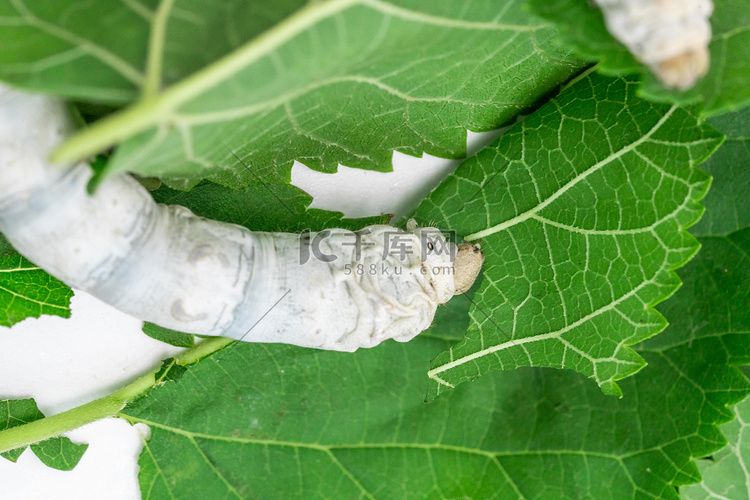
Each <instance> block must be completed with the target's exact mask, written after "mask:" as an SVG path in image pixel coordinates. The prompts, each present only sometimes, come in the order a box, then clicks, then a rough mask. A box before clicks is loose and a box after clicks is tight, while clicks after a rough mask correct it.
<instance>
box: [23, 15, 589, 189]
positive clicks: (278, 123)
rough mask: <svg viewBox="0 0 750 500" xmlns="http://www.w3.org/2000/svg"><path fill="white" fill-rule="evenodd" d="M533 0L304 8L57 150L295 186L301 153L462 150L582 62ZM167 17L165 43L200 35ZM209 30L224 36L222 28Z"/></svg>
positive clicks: (362, 158)
mask: <svg viewBox="0 0 750 500" xmlns="http://www.w3.org/2000/svg"><path fill="white" fill-rule="evenodd" d="M17 1H20V0H17ZM168 3H171V2H164V3H163V4H162V5H165V4H168ZM182 3H183V2H175V4H174V8H175V9H177V7H178V6H180V7H181V6H182ZM202 5H204V9H206V10H215V7H214V6H213V4H205V3H204V4H202ZM284 6H285V7H284V8H285V9H286V6H287V3H286V2H285V3H284ZM524 7H525V4H524V2H522V1H520V0H516V1H509V2H506V3H505V4H503V5H500V4H495V3H490V2H470V3H456V2H445V1H440V2H427V3H425V2H421V1H418V0H392V1H385V0H328V1H321V2H307V3H306V6H305V7H304V8H302V9H300V10H298V11H296V12H295V13H294V14H293V15H291V16H290V17H287V18H286V19H285V20H284V21H282V22H280V23H279V24H277V25H275V26H273V27H272V28H269V29H268V30H266V31H264V32H263V33H262V34H260V35H259V36H256V37H254V38H251V39H249V41H247V43H244V44H242V45H239V46H238V47H237V48H236V49H234V50H232V51H231V52H228V53H227V55H225V56H224V57H222V58H220V59H218V60H217V61H216V62H215V63H213V64H211V65H208V66H206V67H204V68H202V69H201V70H200V71H198V72H196V73H194V74H192V75H191V76H189V77H187V78H185V79H182V80H180V81H179V82H176V83H174V84H173V85H171V86H168V87H167V88H165V89H164V90H163V91H160V92H154V93H151V94H147V95H146V97H144V99H142V100H141V101H140V102H138V103H137V104H135V105H133V106H131V107H130V108H128V109H126V110H124V111H122V112H121V113H120V114H117V115H113V116H112V117H110V118H106V119H104V120H103V121H101V122H100V123H96V124H94V125H93V126H91V127H90V128H89V129H87V130H84V131H81V132H80V133H79V134H78V135H77V136H75V137H73V138H72V139H70V140H69V141H68V142H67V143H66V145H63V146H62V149H60V150H59V151H58V153H57V156H56V157H57V159H63V158H66V159H71V158H73V157H77V158H81V157H86V156H88V155H90V154H92V153H95V152H97V151H99V150H102V149H104V148H106V147H109V146H112V145H115V144H116V143H119V142H120V141H122V140H124V139H128V138H130V139H129V140H127V141H125V142H124V143H122V144H120V147H119V148H118V150H117V151H116V152H115V154H114V155H113V157H112V160H111V161H110V163H109V164H108V166H107V169H106V171H105V173H104V174H103V175H105V176H106V175H109V174H113V173H115V172H122V171H131V172H135V173H138V174H141V175H144V176H156V177H162V178H165V177H166V178H169V179H170V180H171V183H172V185H180V186H181V187H190V186H193V185H195V184H196V183H197V182H198V181H199V180H201V179H206V178H207V179H210V180H213V181H216V182H219V183H221V184H225V185H229V186H237V185H240V186H242V185H246V184H247V183H249V182H252V181H253V180H254V179H255V177H254V175H257V176H258V177H260V178H261V179H263V180H264V181H266V182H270V181H276V182H288V181H289V179H288V177H289V169H290V168H291V165H292V162H293V161H294V160H299V161H302V162H303V163H305V165H307V166H308V167H310V168H313V169H317V170H320V171H327V172H332V171H335V169H336V168H337V165H338V164H339V163H341V164H345V165H347V166H349V167H353V168H367V169H373V170H380V171H389V170H390V168H391V157H392V154H393V151H394V150H398V151H400V152H403V153H407V154H411V155H416V156H419V155H421V154H422V153H423V152H427V153H430V154H433V155H436V156H442V157H451V158H460V157H463V156H465V154H466V129H467V128H468V129H471V130H473V131H486V130H492V129H496V128H498V127H499V126H501V125H503V124H506V123H508V122H511V121H512V120H513V119H514V118H515V117H516V116H517V115H518V114H519V113H520V112H522V111H524V110H527V109H529V108H530V107H532V106H534V105H535V104H536V103H537V101H538V100H540V99H542V98H544V97H546V95H547V94H549V93H550V92H552V91H554V90H555V89H556V88H557V87H558V86H559V85H560V84H561V83H563V82H565V81H566V80H567V79H568V78H570V77H571V76H572V75H573V74H574V73H575V72H577V71H578V70H579V68H580V67H581V64H580V62H579V61H578V60H577V59H574V58H572V57H571V56H570V55H569V53H568V52H567V51H566V50H560V49H559V48H557V47H555V46H554V45H552V44H550V43H549V40H550V39H551V38H552V37H553V36H554V31H553V30H552V29H550V28H549V27H548V26H547V25H546V24H545V23H544V22H542V21H541V20H540V19H538V18H536V17H534V16H532V15H531V14H529V13H528V12H527V11H526V9H525V8H524ZM275 8H276V7H273V6H268V7H267V9H275ZM193 14H195V15H196V16H197V17H200V12H199V11H197V10H194V11H193ZM164 16H165V20H166V21H165V22H166V24H165V26H166V35H165V37H166V38H165V40H167V42H165V43H166V47H167V48H169V47H170V45H169V40H171V39H172V37H178V36H179V37H182V38H187V37H190V36H191V34H192V32H193V30H194V28H193V27H191V26H189V24H188V23H185V22H182V20H181V18H180V16H177V15H176V12H171V13H170V11H168V10H166V11H165V14H164ZM206 29H207V30H210V29H215V30H217V31H216V33H215V36H217V37H219V38H221V37H224V36H226V33H225V30H224V26H219V25H213V24H212V25H210V26H209V27H207V28H206ZM186 30H187V32H185V31H186ZM112 36H113V37H116V36H117V34H116V32H114V33H113V35H112ZM238 38H241V37H238ZM190 46H191V47H192V46H193V44H192V43H191V44H190ZM200 47H201V46H198V52H199V53H200V52H201V51H202V50H203V49H201V48H200ZM149 50H153V51H155V52H157V53H161V52H159V50H158V47H157V48H154V47H153V46H150V47H149ZM165 54H166V53H165ZM191 64H192V63H191ZM151 70H153V73H152V74H153V75H158V74H161V70H162V68H160V67H158V65H156V64H154V65H152V67H151ZM148 78H149V77H148V76H147V77H146V79H147V80H148ZM232 152H234V153H236V154H237V156H239V157H240V158H242V160H243V161H244V162H245V163H246V164H248V165H250V166H251V167H252V168H253V173H254V175H252V174H251V173H250V172H248V171H247V170H246V169H245V168H244V167H243V166H242V165H240V162H239V161H238V159H237V158H235V157H234V155H233V153H232Z"/></svg>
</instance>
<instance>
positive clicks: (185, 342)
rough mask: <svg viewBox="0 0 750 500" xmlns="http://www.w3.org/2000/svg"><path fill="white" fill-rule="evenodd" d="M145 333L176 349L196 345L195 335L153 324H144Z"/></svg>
mask: <svg viewBox="0 0 750 500" xmlns="http://www.w3.org/2000/svg"><path fill="white" fill-rule="evenodd" d="M143 333H145V334H146V335H148V336H149V337H151V338H152V339H156V340H160V341H161V342H165V343H167V344H169V345H173V346H175V347H193V344H195V337H194V336H193V335H191V334H189V333H183V332H178V331H175V330H170V329H168V328H163V327H161V326H159V325H155V324H153V323H148V322H146V323H144V324H143Z"/></svg>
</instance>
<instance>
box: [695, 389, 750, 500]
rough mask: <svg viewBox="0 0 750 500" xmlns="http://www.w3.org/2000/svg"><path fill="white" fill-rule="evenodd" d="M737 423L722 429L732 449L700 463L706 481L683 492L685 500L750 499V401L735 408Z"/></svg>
mask: <svg viewBox="0 0 750 500" xmlns="http://www.w3.org/2000/svg"><path fill="white" fill-rule="evenodd" d="M734 415H735V420H733V421H732V422H727V423H726V424H724V425H722V426H721V431H722V432H723V433H724V435H725V436H726V437H727V439H728V440H729V445H728V446H727V447H726V448H723V449H722V450H720V451H719V452H718V453H715V454H714V455H713V456H712V457H711V458H710V459H707V460H699V461H698V468H699V469H700V472H701V476H702V478H703V481H702V482H701V483H700V484H696V485H691V486H688V487H686V488H684V489H682V490H681V497H682V498H683V499H685V500H711V499H726V498H730V499H732V500H747V499H748V498H750V476H748V470H749V468H748V465H750V429H748V426H750V399H746V400H745V401H743V402H741V403H739V404H738V405H737V406H736V407H735V408H734Z"/></svg>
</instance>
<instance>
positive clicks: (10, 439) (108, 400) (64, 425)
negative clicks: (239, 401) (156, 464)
mask: <svg viewBox="0 0 750 500" xmlns="http://www.w3.org/2000/svg"><path fill="white" fill-rule="evenodd" d="M233 342H235V340H233V339H228V338H224V337H217V338H212V339H209V340H206V341H204V342H200V343H198V344H197V345H196V346H195V347H193V348H192V349H189V350H188V351H185V352H184V353H182V354H181V355H180V356H177V357H176V358H175V362H176V363H177V364H178V365H183V366H184V365H189V364H191V363H195V362H196V361H198V360H200V359H202V358H204V357H206V356H208V355H209V354H212V353H214V352H216V351H219V350H220V349H222V348H224V347H226V346H227V345H229V344H231V343H233ZM157 371H158V369H156V370H152V371H151V372H149V373H147V374H146V375H144V376H142V377H140V378H139V379H138V380H136V381H135V382H133V383H131V384H129V385H127V386H125V387H123V388H122V389H120V390H118V391H115V392H113V393H112V394H109V395H107V396H104V397H103V398H99V399H97V400H94V401H91V402H90V403H86V404H84V405H82V406H79V407H77V408H73V409H72V410H68V411H65V412H62V413H58V414H57V415H52V416H50V417H46V418H42V419H40V420H35V421H33V422H29V423H28V424H24V425H19V426H18V427H12V428H10V429H6V430H4V431H0V453H3V452H6V451H10V450H13V449H16V448H20V447H22V446H28V445H30V444H34V443H38V442H40V441H44V440H46V439H50V438H54V437H57V436H60V435H61V434H64V433H66V432H68V431H72V430H73V429H77V428H79V427H81V426H83V425H86V424H90V423H91V422H95V421H97V420H101V419H103V418H107V417H115V416H117V413H118V412H119V411H120V410H122V409H123V408H124V407H125V405H126V404H128V402H129V401H132V400H133V399H134V398H135V397H137V396H139V395H141V394H143V393H144V392H146V391H147V390H149V389H151V388H152V387H154V386H155V385H156V378H155V375H156V373H157Z"/></svg>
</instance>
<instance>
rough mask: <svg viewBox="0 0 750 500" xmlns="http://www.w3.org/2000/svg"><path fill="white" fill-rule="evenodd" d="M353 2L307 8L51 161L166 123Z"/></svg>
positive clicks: (84, 135) (74, 157)
mask: <svg viewBox="0 0 750 500" xmlns="http://www.w3.org/2000/svg"><path fill="white" fill-rule="evenodd" d="M357 2H358V0H328V1H326V2H314V3H310V4H308V5H307V6H306V7H303V8H302V9H300V10H299V11H297V12H296V13H295V14H293V15H291V16H290V17H288V18H287V19H285V20H284V21H282V22H281V23H279V24H277V25H276V26H274V27H273V28H271V29H270V30H268V31H266V32H264V33H262V34H261V35H259V36H258V37H256V38H255V39H253V40H252V41H250V42H248V43H247V44H245V45H244V46H243V47H242V48H240V49H239V50H237V51H235V52H233V53H232V54H230V55H228V56H226V57H224V58H222V59H220V60H218V61H216V62H215V63H213V64H211V65H210V66H208V67H206V68H204V69H203V70H201V71H198V72H197V73H195V74H194V75H192V76H190V77H188V78H186V79H185V80H183V81H181V82H180V83H177V84H175V85H173V86H172V87H169V88H168V89H166V90H164V91H163V92H161V93H159V94H156V95H152V96H150V97H147V98H145V99H143V100H142V101H140V102H139V103H137V104H135V105H133V106H131V107H130V108H128V109H126V110H124V111H121V112H119V113H116V114H114V115H112V116H111V117H108V118H104V119H102V120H101V121H99V122H97V124H96V125H94V126H92V127H90V128H87V129H85V130H82V131H81V132H79V133H77V134H76V135H74V136H73V137H72V138H70V139H68V140H67V141H65V142H64V143H63V144H62V145H61V146H60V147H59V148H58V149H57V150H56V151H54V152H53V153H52V161H53V162H55V163H72V162H74V161H79V160H81V159H83V158H86V157H88V156H91V155H93V154H96V153H98V152H99V151H102V150H104V149H106V148H108V147H110V146H114V145H115V144H117V143H118V142H120V141H121V140H123V139H126V138H128V137H131V136H133V135H135V134H137V133H138V132H142V131H144V130H146V129H148V128H149V127H152V126H154V125H156V124H158V123H160V122H163V121H165V120H166V121H168V117H169V116H170V115H171V114H172V113H173V112H174V111H175V110H176V109H178V108H179V107H180V106H181V105H183V104H185V103H186V102H188V101H190V100H191V99H193V98H194V97H196V96H198V95H200V94H202V93H203V92H205V91H207V90H209V89H211V88H213V87H215V86H216V85H218V84H219V83H221V82H223V81H225V80H226V79H227V78H229V77H231V76H233V75H235V74H236V73H238V72H239V71H242V70H243V69H245V68H246V67H247V66H249V65H250V64H251V63H253V62H255V61H258V60H259V59H262V58H263V57H265V56H266V55H268V54H270V53H271V52H273V51H274V50H275V49H277V48H278V47H279V46H281V45H283V44H284V43H286V42H287V41H289V40H290V39H292V38H294V37H295V36H297V35H298V34H300V33H302V32H303V31H305V30H306V29H307V28H309V27H310V26H313V25H315V24H316V23H318V22H320V21H321V20H323V19H326V18H329V17H331V16H333V15H335V14H337V13H339V12H341V11H342V10H345V9H346V8H348V7H350V6H352V5H354V4H356V3H357Z"/></svg>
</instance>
